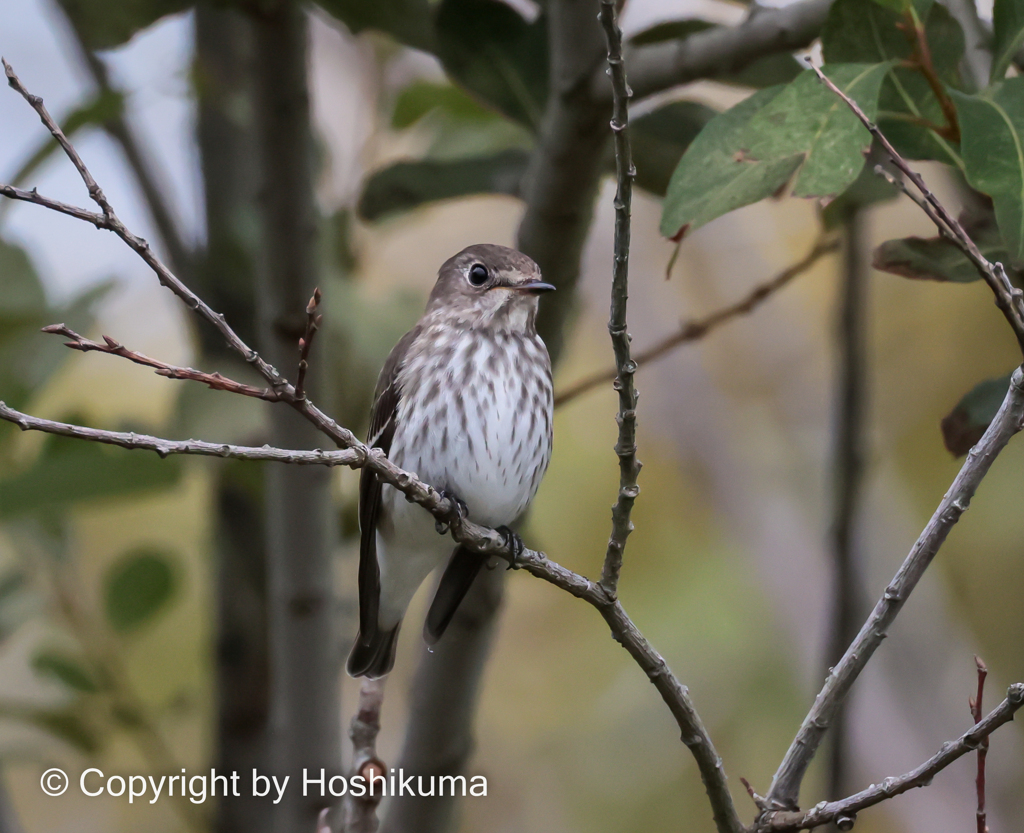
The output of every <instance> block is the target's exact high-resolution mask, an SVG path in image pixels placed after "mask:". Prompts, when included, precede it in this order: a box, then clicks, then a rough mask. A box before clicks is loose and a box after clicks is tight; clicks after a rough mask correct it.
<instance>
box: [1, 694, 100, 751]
mask: <svg viewBox="0 0 1024 833" xmlns="http://www.w3.org/2000/svg"><path fill="white" fill-rule="evenodd" d="M19 716H20V715H19ZM22 717H23V719H24V720H25V721H26V722H28V723H30V724H32V725H34V726H37V727H39V728H40V729H43V730H44V731H46V732H48V733H49V734H51V735H53V736H54V737H57V738H59V739H60V740H62V741H64V742H65V743H66V744H68V745H69V746H72V747H74V748H75V749H77V750H78V751H79V752H82V753H83V754H86V755H94V754H96V752H97V751H99V749H100V739H101V735H100V733H99V732H97V731H96V729H95V728H94V727H93V726H92V725H90V722H89V721H88V719H87V718H86V716H85V714H84V713H83V711H82V709H80V708H78V707H77V706H70V707H68V708H66V709H38V710H33V711H31V712H29V713H28V714H26V715H23V716H22Z"/></svg>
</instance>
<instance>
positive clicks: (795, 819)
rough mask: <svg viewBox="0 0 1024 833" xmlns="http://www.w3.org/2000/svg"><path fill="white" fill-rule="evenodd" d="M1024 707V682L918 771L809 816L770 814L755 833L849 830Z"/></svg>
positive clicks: (921, 782)
mask: <svg viewBox="0 0 1024 833" xmlns="http://www.w3.org/2000/svg"><path fill="white" fill-rule="evenodd" d="M1021 705H1024V683H1014V684H1013V685H1012V686H1010V688H1009V690H1008V691H1007V692H1006V699H1005V700H1003V702H1002V703H1000V704H999V705H998V706H996V708H995V709H993V710H992V711H991V712H990V713H989V714H988V716H987V717H986V718H985V719H984V720H979V721H978V722H977V723H976V724H975V725H974V726H973V727H971V728H970V729H969V730H968V731H966V732H964V734H962V735H961V736H960V737H959V738H957V739H956V740H955V741H953V742H952V743H944V744H942V748H941V749H940V750H939V751H938V752H936V753H935V754H934V755H933V756H932V757H930V758H929V759H928V760H927V761H925V762H924V763H923V764H921V765H920V766H919V767H917V768H916V769H912V770H911V771H910V772H908V773H906V774H905V775H901V776H899V777H898V778H885V779H883V780H882V782H881V783H879V784H872V785H871V786H870V787H868V788H867V789H866V790H861V791H860V792H859V793H856V794H855V795H851V796H849V797H848V798H844V799H842V800H841V801H823V802H821V803H820V804H817V805H815V807H814V808H813V809H811V810H808V811H807V812H806V813H799V812H786V811H770V812H768V813H766V814H765V815H764V816H762V817H761V819H759V821H758V823H757V824H756V825H755V827H754V829H755V831H756V833H769V831H771V833H783V831H789V830H811V829H813V828H815V827H820V826H821V825H823V824H828V823H829V822H835V823H836V826H837V827H838V828H839V829H840V830H850V829H852V828H853V823H854V821H855V820H856V818H857V813H859V812H860V811H861V810H863V809H865V808H867V807H872V806H874V805H875V804H881V803H882V802H883V801H886V800H888V799H890V798H893V797H894V796H897V795H900V794H901V793H905V792H907V791H908V790H912V789H914V788H915V787H926V786H928V784H930V783H931V781H932V778H934V777H935V775H936V774H937V773H939V772H941V771H942V770H944V769H945V768H946V767H948V766H949V765H950V764H951V763H953V762H954V761H955V760H957V759H958V758H961V757H963V756H964V755H966V754H967V753H968V752H971V751H972V750H974V749H980V748H981V747H982V746H983V745H984V744H985V743H987V741H988V736H989V735H991V734H992V733H993V732H994V731H995V730H996V729H998V728H999V727H1000V726H1002V725H1004V724H1006V723H1009V722H1010V721H1011V720H1013V716H1014V714H1015V713H1016V712H1017V710H1018V709H1019V708H1020V707H1021Z"/></svg>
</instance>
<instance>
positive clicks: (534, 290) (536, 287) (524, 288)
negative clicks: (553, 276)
mask: <svg viewBox="0 0 1024 833" xmlns="http://www.w3.org/2000/svg"><path fill="white" fill-rule="evenodd" d="M509 289H514V290H515V291H516V292H528V293H529V294H531V295H540V293H542V292H554V291H555V286H554V285H553V284H550V283H544V281H528V282H527V283H521V284H519V286H510V287H509Z"/></svg>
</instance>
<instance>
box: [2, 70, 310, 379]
mask: <svg viewBox="0 0 1024 833" xmlns="http://www.w3.org/2000/svg"><path fill="white" fill-rule="evenodd" d="M0 63H2V64H3V67H4V72H5V73H6V74H7V83H8V84H9V85H10V86H11V87H12V88H13V89H14V90H16V91H17V92H18V93H20V94H21V96H22V97H23V98H24V99H25V100H26V101H27V102H28V103H29V105H30V106H31V107H32V109H33V110H35V111H36V113H37V114H38V115H39V118H40V120H41V121H42V122H43V124H44V125H45V126H46V129H47V130H49V131H50V133H51V135H52V136H53V137H54V138H55V139H56V140H57V141H58V142H59V143H60V146H61V147H62V148H63V149H64V153H65V154H67V157H68V159H70V160H71V162H72V164H73V165H74V166H75V169H76V170H77V171H78V174H79V176H81V178H82V181H83V182H84V183H85V186H86V188H87V189H88V191H89V196H90V197H91V198H92V200H93V201H94V202H95V203H96V204H97V205H98V206H99V207H100V209H101V211H102V219H101V220H99V219H98V218H96V217H95V215H92V216H90V215H91V212H86V211H85V210H84V209H77V213H75V212H72V211H68V210H63V209H62V208H57V207H56V206H47V207H53V208H55V210H60V211H62V213H65V214H71V216H77V217H79V219H85V220H87V221H88V222H91V223H92V224H93V225H95V226H96V227H97V228H104V229H107V230H109V231H112V232H114V234H116V235H117V236H118V237H120V238H121V240H123V241H124V242H125V243H126V244H127V245H128V246H129V247H130V248H131V249H132V250H133V251H134V252H135V253H136V254H138V255H139V257H141V258H142V259H143V260H144V261H145V262H146V264H147V265H148V266H149V267H150V268H151V269H152V270H153V271H154V272H155V273H156V276H157V278H158V279H159V281H160V283H161V285H163V286H165V287H167V288H168V289H170V290H171V291H172V292H173V293H174V294H175V295H177V296H178V297H179V298H180V299H181V300H182V301H184V302H185V304H186V306H188V308H189V309H191V310H192V311H194V312H195V313H196V314H197V315H199V316H200V317H202V318H204V319H205V320H206V321H208V322H210V323H211V324H212V325H213V326H214V327H215V328H216V329H217V330H218V331H219V332H220V333H221V335H222V336H223V337H224V340H225V341H226V342H227V343H228V345H229V346H230V347H231V348H232V349H233V350H235V352H237V353H238V354H239V355H241V356H242V357H243V358H244V359H245V360H246V361H247V362H249V363H250V364H251V365H252V366H253V367H254V368H255V369H256V370H257V372H258V373H259V374H260V375H261V376H263V378H264V379H266V380H267V381H268V382H269V383H270V386H271V387H272V388H274V389H275V390H278V389H280V388H283V387H286V386H288V383H287V380H286V379H284V378H283V377H282V376H281V374H280V373H278V372H277V370H276V369H275V368H273V367H272V366H271V365H269V364H268V363H267V362H265V361H264V360H263V359H262V358H261V357H260V356H259V354H258V353H257V352H256V351H255V350H253V349H252V348H251V347H249V345H247V344H246V343H245V342H244V341H243V340H242V339H241V338H240V337H239V336H238V334H237V333H235V331H234V330H232V329H231V327H229V326H228V324H227V322H226V321H225V320H224V316H223V315H220V314H219V313H216V312H214V311H213V310H212V309H211V308H210V307H209V305H208V304H206V303H205V302H204V301H203V300H202V299H201V298H200V297H199V296H198V295H196V294H195V293H194V292H193V291H192V290H191V289H189V288H188V287H187V286H185V284H183V283H182V282H181V281H180V280H179V279H178V278H177V277H175V275H174V274H173V273H172V272H171V270H170V269H168V268H167V266H165V265H164V263H163V262H162V261H161V260H160V258H158V257H157V256H156V255H155V254H154V253H153V250H152V249H151V248H150V245H149V243H147V242H146V241H145V240H143V239H142V238H141V237H138V236H136V235H135V234H133V233H132V232H130V231H129V230H128V228H127V227H126V226H125V225H124V223H122V222H121V220H120V219H118V217H117V214H116V213H115V212H114V209H113V207H112V206H111V205H110V202H109V201H108V200H107V198H106V196H105V195H104V193H103V191H102V189H101V188H100V187H99V185H97V184H96V180H95V179H94V178H93V176H92V174H91V173H90V172H89V169H88V168H87V167H86V166H85V163H84V162H83V161H82V158H81V157H80V156H79V155H78V151H77V150H75V147H74V145H72V144H71V142H70V141H68V138H67V137H66V136H65V135H64V132H63V131H62V130H61V129H60V126H59V125H58V124H57V123H56V122H55V121H54V120H53V117H52V116H51V115H50V114H49V112H47V110H46V106H45V105H44V104H43V100H42V98H40V97H39V96H37V95H33V94H32V93H30V92H29V91H28V90H27V89H25V86H24V85H23V84H22V83H21V79H19V78H18V76H17V74H16V73H15V72H14V69H13V68H12V67H11V65H10V64H9V63H7V61H6V60H3V59H0ZM12 190H15V191H17V189H11V188H10V186H2V187H0V193H3V194H4V195H5V196H10V193H9V192H10V191H12ZM14 198H15V199H24V197H23V196H21V195H19V194H16V195H15V197H14ZM30 201H31V202H35V200H30ZM63 208H64V209H66V208H68V206H64V207H63ZM288 387H290V386H288Z"/></svg>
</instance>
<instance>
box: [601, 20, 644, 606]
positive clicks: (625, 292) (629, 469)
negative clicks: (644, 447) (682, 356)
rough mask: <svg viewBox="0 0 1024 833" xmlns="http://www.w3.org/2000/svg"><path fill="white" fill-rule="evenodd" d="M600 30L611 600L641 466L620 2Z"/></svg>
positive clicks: (607, 581) (607, 577)
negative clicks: (614, 407) (606, 117)
mask: <svg viewBox="0 0 1024 833" xmlns="http://www.w3.org/2000/svg"><path fill="white" fill-rule="evenodd" d="M600 18H601V25H602V27H603V28H604V33H605V39H606V41H607V43H608V73H609V75H611V79H612V101H613V104H612V120H611V128H612V135H613V137H614V141H615V175H616V189H615V243H614V256H613V259H614V264H613V266H612V302H611V314H610V317H609V320H608V332H609V333H610V334H611V337H612V348H613V350H614V352H615V371H616V372H615V389H616V390H617V391H618V392H619V412H618V414H617V415H616V418H615V420H616V422H618V424H619V439H618V442H617V443H616V444H615V453H616V454H617V455H618V457H619V495H618V498H617V499H616V501H615V505H614V506H613V507H612V532H611V535H610V536H609V538H608V549H607V551H606V552H605V556H604V568H603V569H602V571H601V584H602V586H603V587H604V589H605V590H606V591H607V592H608V595H609V596H611V597H612V598H615V597H616V595H617V594H618V584H619V573H620V572H621V570H622V554H623V552H624V551H625V549H626V538H628V537H629V533H630V532H632V531H633V522H632V521H631V520H630V514H631V512H632V511H633V502H634V501H635V500H636V497H637V495H638V494H639V493H640V488H639V487H638V486H637V483H636V481H637V476H638V475H639V474H640V467H641V463H640V461H639V460H638V459H637V457H636V401H637V397H638V394H637V392H636V390H635V389H634V387H633V374H634V373H636V362H635V361H633V360H632V359H631V358H630V356H629V342H630V340H631V337H630V335H629V332H628V330H627V329H626V326H627V325H626V305H627V302H628V298H629V233H630V204H631V202H632V199H633V178H634V177H635V176H636V169H635V168H634V167H633V157H632V153H631V151H630V147H629V97H630V95H631V94H632V93H631V92H630V90H629V86H628V84H627V83H626V68H625V66H624V65H623V63H622V30H621V29H619V22H618V20H617V19H616V14H615V0H601V12H600Z"/></svg>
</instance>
